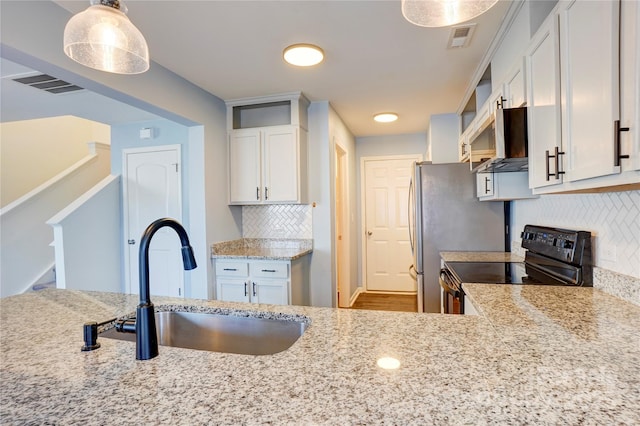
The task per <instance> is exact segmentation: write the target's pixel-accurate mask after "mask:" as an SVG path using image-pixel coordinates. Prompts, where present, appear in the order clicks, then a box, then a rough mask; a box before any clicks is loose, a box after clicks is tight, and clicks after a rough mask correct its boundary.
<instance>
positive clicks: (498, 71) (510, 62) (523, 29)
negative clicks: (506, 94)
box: [491, 3, 531, 91]
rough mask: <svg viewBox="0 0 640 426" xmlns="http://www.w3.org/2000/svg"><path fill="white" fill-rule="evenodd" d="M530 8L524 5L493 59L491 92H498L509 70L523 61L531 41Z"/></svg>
mask: <svg viewBox="0 0 640 426" xmlns="http://www.w3.org/2000/svg"><path fill="white" fill-rule="evenodd" d="M530 25H531V23H530V19H529V6H528V4H526V3H525V4H524V5H523V6H522V7H521V8H520V10H519V12H518V14H517V15H516V17H515V20H514V21H513V23H512V24H511V27H510V28H509V29H508V31H507V33H506V34H505V36H504V38H503V39H502V43H501V44H500V47H498V49H497V50H496V52H495V53H494V56H493V58H491V90H492V91H493V90H496V88H497V87H498V85H501V84H502V83H503V82H504V80H505V79H506V75H507V73H508V72H509V70H510V69H511V68H512V67H513V66H514V65H515V64H516V61H520V60H521V59H522V55H523V53H524V51H525V49H526V48H527V46H528V44H529V40H530V39H531V27H530Z"/></svg>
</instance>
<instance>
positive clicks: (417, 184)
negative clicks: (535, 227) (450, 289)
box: [409, 162, 510, 313]
mask: <svg viewBox="0 0 640 426" xmlns="http://www.w3.org/2000/svg"><path fill="white" fill-rule="evenodd" d="M509 206H510V204H509V202H505V203H503V202H481V201H478V199H477V198H476V194H475V174H472V173H470V172H469V166H468V164H464V163H452V164H432V163H431V162H421V163H415V166H414V171H413V175H412V179H411V184H410V189H409V238H410V241H411V251H412V253H413V265H412V266H411V269H412V270H413V271H412V272H413V274H412V275H415V276H416V279H417V289H418V292H417V297H418V312H436V313H439V312H441V306H442V303H441V293H442V291H441V288H440V284H439V281H438V278H439V274H440V252H443V251H509V247H510V237H509V232H508V231H509V229H508V224H509Z"/></svg>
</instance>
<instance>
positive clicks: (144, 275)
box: [136, 218, 197, 360]
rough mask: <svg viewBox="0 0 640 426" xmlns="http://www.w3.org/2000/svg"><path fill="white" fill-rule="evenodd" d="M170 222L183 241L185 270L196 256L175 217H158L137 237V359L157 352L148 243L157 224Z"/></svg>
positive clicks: (169, 224) (191, 267) (168, 224)
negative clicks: (138, 287)
mask: <svg viewBox="0 0 640 426" xmlns="http://www.w3.org/2000/svg"><path fill="white" fill-rule="evenodd" d="M165 226H169V227H171V228H173V230H174V231H176V232H177V233H178V236H179V237H180V243H181V244H182V263H183V264H184V269H185V270H187V271H188V270H191V269H195V268H196V267H197V265H196V259H195V258H194V256H193V249H192V248H191V245H190V244H189V237H188V236H187V231H185V230H184V228H183V227H182V225H180V224H179V223H178V222H177V221H175V220H174V219H169V218H164V219H158V220H156V221H155V222H153V223H152V224H151V225H149V226H148V227H147V229H146V230H145V231H144V233H143V234H142V239H141V240H140V253H139V258H138V260H139V263H140V266H139V268H140V271H139V272H140V304H139V305H138V308H137V309H136V359H139V360H146V359H151V358H154V357H156V356H158V335H157V333H156V318H155V314H154V308H153V303H151V298H150V297H149V245H150V244H151V238H152V237H153V235H154V234H155V233H156V231H158V230H159V229H160V228H163V227H165Z"/></svg>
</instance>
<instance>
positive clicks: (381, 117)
mask: <svg viewBox="0 0 640 426" xmlns="http://www.w3.org/2000/svg"><path fill="white" fill-rule="evenodd" d="M373 119H374V120H375V121H377V122H378V123H392V122H394V121H396V120H397V119H398V114H396V113H395V112H381V113H380V114H376V115H374V116H373Z"/></svg>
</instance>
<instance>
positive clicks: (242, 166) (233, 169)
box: [229, 129, 262, 204]
mask: <svg viewBox="0 0 640 426" xmlns="http://www.w3.org/2000/svg"><path fill="white" fill-rule="evenodd" d="M260 145H261V144H260V130H258V129H242V130H234V131H232V132H231V133H230V135H229V202H230V203H231V204H234V203H235V204H255V203H259V202H260V201H261V199H262V196H261V194H262V193H261V185H260V176H261V172H262V170H261V159H260Z"/></svg>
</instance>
